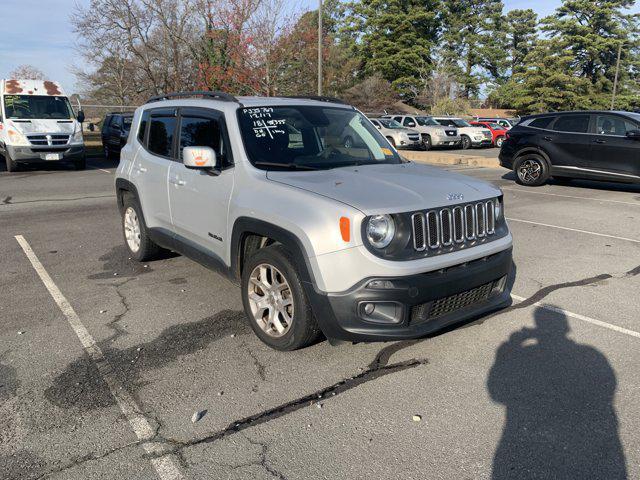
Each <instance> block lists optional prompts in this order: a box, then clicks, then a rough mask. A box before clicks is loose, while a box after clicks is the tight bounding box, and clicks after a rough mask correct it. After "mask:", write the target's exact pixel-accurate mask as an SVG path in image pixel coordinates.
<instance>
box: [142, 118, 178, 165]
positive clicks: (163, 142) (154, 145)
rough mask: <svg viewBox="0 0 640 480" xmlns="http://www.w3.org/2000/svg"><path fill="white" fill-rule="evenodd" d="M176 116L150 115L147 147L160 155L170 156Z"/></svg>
mask: <svg viewBox="0 0 640 480" xmlns="http://www.w3.org/2000/svg"><path fill="white" fill-rule="evenodd" d="M176 124H177V119H176V117H151V123H150V125H149V141H148V143H147V148H148V150H149V151H150V152H151V153H155V154H156V155H160V156H161V157H170V156H171V152H172V147H173V137H174V135H175V130H176Z"/></svg>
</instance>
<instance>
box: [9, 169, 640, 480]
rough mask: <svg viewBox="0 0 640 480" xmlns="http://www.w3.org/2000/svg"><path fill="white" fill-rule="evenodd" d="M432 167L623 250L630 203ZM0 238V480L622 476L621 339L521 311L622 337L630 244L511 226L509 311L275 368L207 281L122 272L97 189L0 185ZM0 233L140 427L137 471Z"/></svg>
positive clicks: (93, 381)
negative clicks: (20, 241) (94, 356)
mask: <svg viewBox="0 0 640 480" xmlns="http://www.w3.org/2000/svg"><path fill="white" fill-rule="evenodd" d="M90 166H91V167H95V168H104V169H108V170H113V167H114V165H113V164H112V163H108V162H105V161H99V160H95V159H94V160H92V161H91V162H90ZM451 169H452V170H456V171H460V172H461V173H467V174H469V175H472V176H475V177H478V178H483V179H486V180H488V181H492V182H494V183H496V184H498V185H499V186H502V187H505V203H506V212H507V216H509V217H511V218H517V219H522V220H527V221H531V222H539V223H545V224H550V225H558V226H565V227H569V228H574V229H580V230H586V231H593V232H600V233H606V234H608V235H614V236H620V237H627V238H640V222H638V219H639V218H640V187H634V186H620V185H613V184H597V183H594V182H582V181H581V182H572V183H571V184H569V185H567V186H560V185H553V184H549V185H546V186H544V187H541V188H539V189H526V188H524V187H519V186H517V185H515V184H514V183H513V180H512V179H511V178H510V177H509V176H508V175H507V176H505V174H506V173H507V172H506V171H504V170H498V169H480V168H471V169H465V168H461V167H451ZM545 193H554V194H562V195H565V196H566V197H557V196H551V195H545ZM573 197H578V198H573ZM616 202H627V203H616ZM0 224H1V225H2V228H0V241H2V244H3V254H2V256H0V267H1V268H0V318H2V320H3V321H2V322H0V478H3V479H5V478H6V479H20V480H23V479H39V478H51V479H86V478H91V479H118V478H127V479H133V480H136V479H151V478H157V476H156V473H155V471H154V470H153V468H152V467H151V464H150V459H151V458H152V457H154V456H157V455H162V454H163V453H167V452H171V453H172V454H174V455H175V456H176V458H177V459H178V464H179V466H180V468H181V470H182V471H183V473H184V475H185V478H189V479H191V478H193V479H209V478H211V479H214V478H216V479H217V478H230V479H241V478H251V479H253V478H258V479H259V478H265V479H274V478H275V479H288V480H292V479H315V478H320V479H324V478H327V479H329V478H331V479H334V478H362V477H369V478H403V479H423V478H430V479H456V480H457V479H476V478H480V479H483V478H486V479H488V478H499V479H502V478H505V479H506V478H514V474H513V472H516V471H517V472H519V473H518V474H517V476H518V478H550V477H549V475H548V473H549V470H548V469H556V470H552V471H556V472H558V471H562V469H563V468H566V467H564V466H563V465H568V466H569V467H570V468H571V469H572V470H571V472H573V473H571V474H568V475H563V478H607V479H610V478H611V479H614V478H621V479H622V478H629V479H630V478H637V477H638V476H640V448H638V446H639V445H640V433H638V432H640V419H639V416H638V415H637V413H638V411H639V410H640V395H639V390H640V372H639V371H638V368H637V365H638V363H639V362H640V349H639V348H638V345H639V344H638V342H640V340H639V339H637V338H633V337H631V336H629V335H624V334H621V333H619V332H615V331H611V330H607V329H606V328H601V327H598V326H595V325H592V324H589V323H586V322H581V321H580V320H579V319H575V318H563V316H562V315H559V314H557V313H554V312H550V311H548V310H542V309H540V308H537V307H536V306H535V305H534V304H536V303H538V302H542V303H545V304H550V305H554V306H556V307H560V308H562V309H565V310H567V311H570V312H575V313H577V314H580V315H585V316H588V317H591V318H594V319H597V320H600V321H602V322H607V323H608V324H612V325H614V326H618V327H621V328H625V329H629V330H634V331H640V303H639V302H638V300H637V295H638V291H640V255H639V252H640V247H639V246H638V244H634V243H631V242H625V241H622V240H616V239H614V238H604V237H597V236H593V235H588V234H584V233H579V232H572V231H567V230H560V229H553V228H549V227H545V226H541V225H535V224H524V223H517V222H511V223H510V227H511V229H512V232H513V235H514V242H515V248H514V261H515V265H516V268H517V277H516V280H515V284H514V287H513V292H514V293H515V294H517V295H519V296H520V297H523V298H525V299H526V300H524V301H522V302H518V303H514V304H513V305H512V306H511V307H509V308H508V309H505V310H503V311H501V312H496V313H494V314H491V315H489V316H486V317H484V318H481V319H477V320H475V321H472V322H469V323H468V324H465V325H460V326H458V327H456V328H451V329H449V330H448V331H446V332H442V333H441V334H439V335H436V336H433V337H431V338H425V339H420V340H411V341H400V342H390V343H373V344H357V345H351V344H342V345H340V346H336V347H332V346H330V345H329V344H328V343H327V342H322V343H319V344H317V345H314V346H312V347H309V348H307V349H304V350H300V351H296V352H288V353H284V352H276V351H273V350H270V349H269V348H268V347H266V346H265V345H263V344H262V343H261V342H260V341H259V340H258V339H257V338H256V337H255V335H254V334H253V332H252V331H251V329H250V328H249V326H248V324H247V323H246V320H245V317H244V313H243V312H242V303H241V301H240V294H239V291H238V289H237V288H236V287H234V286H233V285H231V284H229V283H228V282H226V281H224V280H222V279H221V278H220V277H219V276H217V275H216V274H215V273H213V272H210V271H208V270H206V269H204V268H203V267H200V266H198V265H196V264H194V263H193V262H191V261H189V260H187V259H185V258H182V257H180V256H176V255H167V256H166V258H163V259H161V260H158V261H154V262H150V263H148V264H138V263H135V262H132V261H131V260H130V259H129V258H128V256H127V254H126V250H125V249H124V247H123V240H122V233H121V231H120V227H119V217H118V213H117V209H116V205H115V198H114V197H113V178H112V176H111V175H110V174H107V173H105V172H102V171H100V170H96V169H93V170H91V169H90V170H87V171H84V172H76V171H71V170H65V169H62V168H56V169H53V170H50V171H47V170H37V169H36V170H34V171H30V172H21V173H20V174H18V175H11V176H10V175H8V174H7V173H6V172H4V171H1V170H0ZM17 234H21V235H24V237H25V238H26V239H27V240H28V241H29V243H30V245H31V246H32V248H33V250H34V251H35V253H36V254H37V255H38V257H39V258H40V260H41V262H42V263H43V265H44V266H45V268H46V269H47V271H48V272H49V274H50V275H51V277H52V279H53V280H54V281H55V283H56V284H57V285H58V287H59V288H60V290H61V291H62V292H63V294H64V295H65V297H66V298H67V299H68V300H69V301H70V303H71V304H72V306H73V308H74V309H75V310H76V312H77V314H78V316H79V317H80V319H81V320H82V322H83V323H84V325H85V326H86V327H87V329H88V330H89V332H90V333H91V335H92V336H93V337H94V338H95V340H96V342H97V343H98V345H99V346H100V348H101V350H102V351H103V353H104V356H105V357H106V359H107V360H108V362H109V367H110V370H111V371H112V373H113V374H114V375H115V377H116V378H117V380H118V382H119V383H120V384H121V385H122V386H123V388H125V389H126V390H127V392H129V393H130V394H131V395H132V396H133V398H134V399H135V401H136V402H137V404H138V406H139V408H140V412H139V413H140V414H141V415H142V416H143V417H144V418H146V419H147V420H148V422H149V423H150V424H151V425H152V427H153V429H154V434H153V436H152V438H150V439H148V440H146V442H148V443H149V444H150V445H152V446H153V448H152V450H153V451H154V452H155V453H151V454H148V453H145V451H144V450H143V449H142V448H141V442H140V441H138V439H137V438H136V437H135V435H134V434H133V432H132V431H131V428H130V426H129V424H128V422H127V421H126V419H125V418H124V416H123V415H122V413H121V411H120V409H119V407H118V405H117V404H116V402H115V400H114V398H113V397H112V396H111V393H110V392H109V389H108V388H107V386H106V385H105V384H104V382H103V380H102V377H101V376H100V374H99V373H98V370H97V369H96V367H95V365H94V364H93V363H92V362H91V360H90V358H89V357H88V356H87V355H86V354H85V353H84V351H83V350H82V348H81V346H80V344H79V342H78V340H77V338H76V337H75V334H74V333H73V331H72V330H71V329H70V328H69V325H68V323H67V321H66V320H65V318H64V316H63V315H62V314H61V312H60V311H59V310H58V308H57V306H56V305H55V303H53V301H52V299H51V297H50V296H49V294H48V293H47V291H46V290H45V289H44V287H43V285H42V284H41V282H40V281H39V279H38V277H37V275H36V274H35V272H34V271H33V269H32V268H31V266H30V264H29V263H28V261H27V259H26V258H25V257H24V254H23V253H22V251H21V250H20V248H19V246H18V245H17V243H16V242H15V240H14V239H13V236H14V235H17ZM101 312H102V313H101ZM550 325H551V326H553V328H552V327H550ZM564 325H566V328H567V329H568V330H569V331H568V332H567V331H565V330H562V328H563V326H564ZM554 328H555V330H554ZM19 332H22V333H20V334H19ZM567 352H574V353H567ZM579 355H582V356H579ZM531 359H533V360H531ZM576 359H580V360H579V361H578V360H576ZM492 372H493V373H492ZM495 372H500V375H499V377H498V380H500V381H499V382H497V381H496V379H495V375H494V377H491V375H492V374H495ZM490 377H491V378H493V380H491V382H490ZM565 391H566V392H565ZM576 398H578V401H577V400H575V399H576ZM599 405H601V407H599ZM201 410H207V413H206V415H205V416H204V417H203V418H202V419H201V420H199V421H198V422H196V423H192V422H191V416H192V415H193V413H194V412H196V411H201ZM413 415H420V416H421V421H419V422H415V421H413V420H412V417H413ZM546 419H552V421H550V420H546ZM578 420H579V423H576V422H577V421H578ZM525 427H526V429H527V430H526V432H525V431H524V430H522V429H523V428H525ZM540 439H544V442H541V443H540V442H539V440H540ZM519 442H525V446H526V450H527V457H526V458H525V457H520V456H519V453H520V450H518V448H520V447H519V445H520V443H519ZM587 442H588V443H587ZM549 445H551V446H552V447H553V446H556V447H557V450H553V451H551V452H550V451H548V450H547V447H548V446H549ZM589 445H599V449H598V452H591V451H590V450H589V448H590V447H589ZM566 452H577V453H576V454H575V455H569V454H568V453H566ZM545 469H547V470H545ZM510 472H511V473H510Z"/></svg>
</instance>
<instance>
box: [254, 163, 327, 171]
mask: <svg viewBox="0 0 640 480" xmlns="http://www.w3.org/2000/svg"><path fill="white" fill-rule="evenodd" d="M254 165H258V166H260V167H279V168H291V169H293V170H319V168H318V167H312V166H311V165H299V164H297V163H276V162H254Z"/></svg>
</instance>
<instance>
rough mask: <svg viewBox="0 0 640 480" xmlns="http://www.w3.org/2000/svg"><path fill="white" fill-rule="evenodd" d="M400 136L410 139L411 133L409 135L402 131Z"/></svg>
mask: <svg viewBox="0 0 640 480" xmlns="http://www.w3.org/2000/svg"><path fill="white" fill-rule="evenodd" d="M400 138H402V139H403V140H409V135H407V134H406V133H405V132H400Z"/></svg>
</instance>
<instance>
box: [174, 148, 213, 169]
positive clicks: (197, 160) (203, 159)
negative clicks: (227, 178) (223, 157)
mask: <svg viewBox="0 0 640 480" xmlns="http://www.w3.org/2000/svg"><path fill="white" fill-rule="evenodd" d="M182 163H183V164H184V166H185V167H187V168H193V169H196V170H214V169H215V168H216V167H217V166H218V159H217V158H216V152H214V151H213V148H211V147H184V148H183V149H182Z"/></svg>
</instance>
